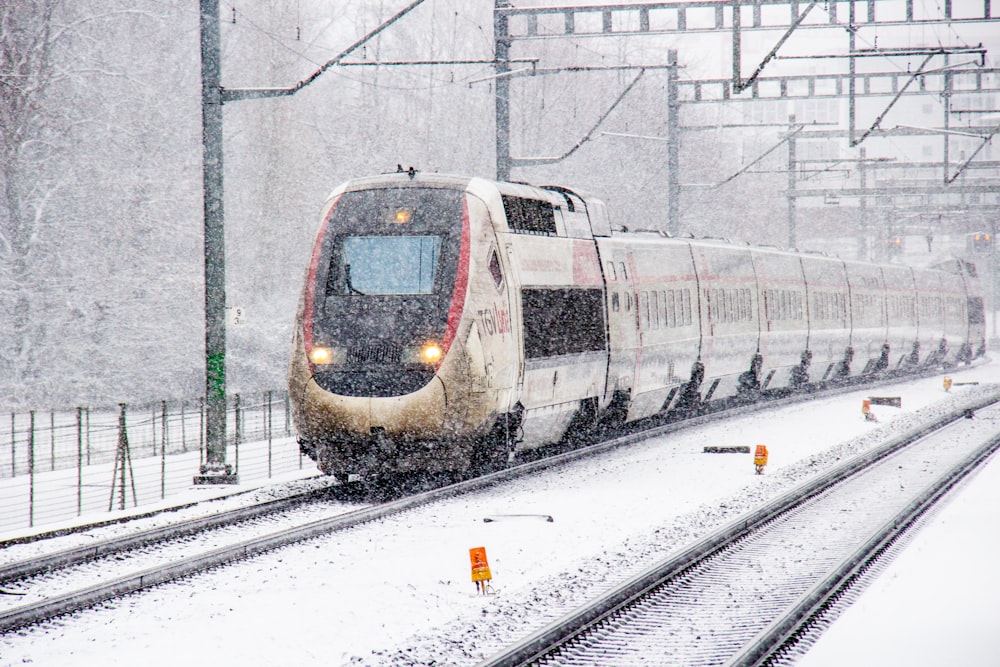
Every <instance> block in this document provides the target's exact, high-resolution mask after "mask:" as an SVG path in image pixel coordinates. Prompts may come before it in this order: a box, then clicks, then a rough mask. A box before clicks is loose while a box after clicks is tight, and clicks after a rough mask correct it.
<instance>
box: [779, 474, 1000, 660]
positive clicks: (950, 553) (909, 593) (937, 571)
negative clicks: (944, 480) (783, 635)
mask: <svg viewBox="0 0 1000 667" xmlns="http://www.w3.org/2000/svg"><path fill="white" fill-rule="evenodd" d="M945 502H946V506H944V507H942V508H940V509H939V510H938V512H937V513H936V515H935V516H934V517H933V518H932V519H931V520H930V521H929V522H928V523H927V524H926V525H925V526H924V527H923V528H922V529H921V530H920V532H918V533H917V534H916V536H915V537H914V538H913V541H912V542H911V543H910V544H909V545H908V546H907V548H906V550H905V551H903V553H902V554H900V555H899V557H898V558H896V559H895V560H894V561H893V562H892V563H891V564H890V565H889V566H888V567H887V568H886V570H885V571H884V572H882V573H881V574H880V576H879V577H878V578H877V579H876V580H875V581H874V583H873V584H872V585H871V587H870V588H868V589H867V590H866V591H865V592H864V593H863V594H862V595H861V597H860V599H858V600H856V601H855V602H854V604H853V605H851V606H850V607H849V608H848V609H847V610H846V611H845V612H844V614H843V615H842V616H841V617H840V618H839V619H837V621H836V622H835V623H834V624H833V626H832V627H830V628H829V629H828V630H827V631H826V632H825V633H824V634H823V635H822V636H821V637H820V639H819V641H818V642H817V643H816V645H815V646H813V647H812V649H811V650H810V651H809V653H807V654H806V656H805V657H804V658H802V659H801V660H800V661H799V662H798V663H797V664H798V665H800V666H801V667H827V666H833V665H836V666H838V667H839V666H840V665H865V664H869V665H889V664H893V665H966V666H969V667H974V666H977V665H979V666H982V667H987V666H993V665H997V664H1000V634H997V627H998V626H997V619H998V618H1000V603H998V601H1000V576H998V575H997V567H996V555H997V551H998V549H1000V537H998V532H997V530H996V526H997V515H998V508H1000V459H998V458H997V457H996V456H994V457H993V458H992V459H991V461H990V462H989V464H988V465H987V466H986V467H985V468H983V469H981V470H980V471H979V472H978V473H976V474H975V475H974V477H973V478H972V479H970V480H967V481H966V483H965V485H964V488H962V489H961V491H960V492H959V493H958V494H957V495H953V496H950V497H949V499H948V500H946V501H945Z"/></svg>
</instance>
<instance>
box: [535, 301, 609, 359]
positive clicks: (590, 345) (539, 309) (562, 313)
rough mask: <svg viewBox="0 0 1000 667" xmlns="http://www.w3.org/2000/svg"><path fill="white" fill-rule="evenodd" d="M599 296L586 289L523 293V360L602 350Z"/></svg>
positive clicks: (601, 306)
mask: <svg viewBox="0 0 1000 667" xmlns="http://www.w3.org/2000/svg"><path fill="white" fill-rule="evenodd" d="M603 294H604V293H603V291H602V290H599V289H589V288H584V289H581V288H557V289H543V288H534V289H531V288H526V289H523V290H522V291H521V304H522V311H523V315H524V322H523V324H524V355H525V357H527V358H529V359H539V358H543V357H555V356H560V355H565V354H577V353H580V352H591V351H599V350H604V349H605V338H604V305H603V303H602V302H603Z"/></svg>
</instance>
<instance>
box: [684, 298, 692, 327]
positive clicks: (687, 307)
mask: <svg viewBox="0 0 1000 667" xmlns="http://www.w3.org/2000/svg"><path fill="white" fill-rule="evenodd" d="M683 311H684V324H685V326H690V324H691V290H689V289H686V290H684V306H683Z"/></svg>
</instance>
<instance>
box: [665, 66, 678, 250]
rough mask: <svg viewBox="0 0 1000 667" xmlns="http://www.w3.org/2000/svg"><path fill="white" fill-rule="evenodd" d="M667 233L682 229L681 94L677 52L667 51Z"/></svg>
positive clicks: (675, 233) (676, 232)
mask: <svg viewBox="0 0 1000 667" xmlns="http://www.w3.org/2000/svg"><path fill="white" fill-rule="evenodd" d="M667 64H668V65H669V66H670V69H668V70H667V138H668V139H669V142H668V143H667V231H668V232H669V233H670V234H673V235H675V236H676V235H677V234H678V233H679V232H680V229H681V220H680V199H681V180H680V179H681V175H680V150H681V132H680V125H681V123H680V110H681V103H680V93H679V90H678V88H679V77H678V76H677V50H676V49H671V50H669V51H667Z"/></svg>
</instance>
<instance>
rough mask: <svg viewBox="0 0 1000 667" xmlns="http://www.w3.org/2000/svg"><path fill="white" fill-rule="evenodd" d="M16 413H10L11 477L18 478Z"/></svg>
mask: <svg viewBox="0 0 1000 667" xmlns="http://www.w3.org/2000/svg"><path fill="white" fill-rule="evenodd" d="M14 424H15V419H14V412H13V411H11V413H10V476H11V477H17V431H15V430H14Z"/></svg>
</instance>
